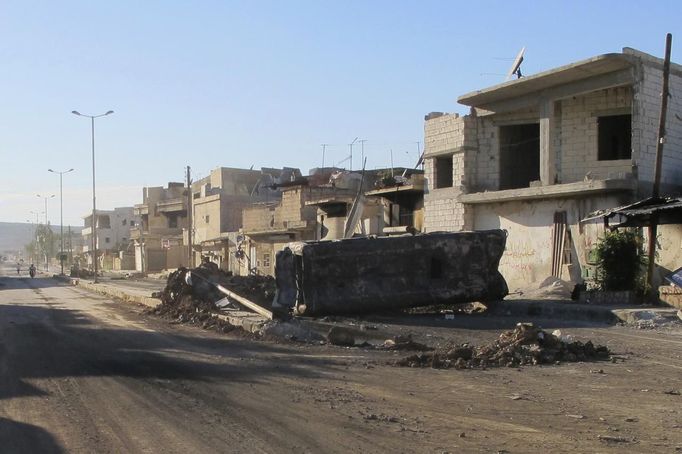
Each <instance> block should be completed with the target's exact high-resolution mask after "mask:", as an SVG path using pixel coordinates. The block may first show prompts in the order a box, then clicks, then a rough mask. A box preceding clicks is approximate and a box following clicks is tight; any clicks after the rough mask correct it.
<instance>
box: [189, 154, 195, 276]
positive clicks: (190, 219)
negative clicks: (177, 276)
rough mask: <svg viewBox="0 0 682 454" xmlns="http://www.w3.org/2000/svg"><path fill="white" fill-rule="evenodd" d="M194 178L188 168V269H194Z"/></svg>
mask: <svg viewBox="0 0 682 454" xmlns="http://www.w3.org/2000/svg"><path fill="white" fill-rule="evenodd" d="M192 255H193V254H192V178H191V176H190V167H189V166H187V268H192V267H193V266H194V264H193V263H192Z"/></svg>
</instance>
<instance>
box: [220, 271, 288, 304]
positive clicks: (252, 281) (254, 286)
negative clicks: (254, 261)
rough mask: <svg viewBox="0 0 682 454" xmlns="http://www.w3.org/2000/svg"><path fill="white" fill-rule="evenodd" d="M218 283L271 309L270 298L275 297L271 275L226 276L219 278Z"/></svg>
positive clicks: (273, 280) (273, 281)
mask: <svg viewBox="0 0 682 454" xmlns="http://www.w3.org/2000/svg"><path fill="white" fill-rule="evenodd" d="M220 284H221V285H223V286H224V287H225V288H227V289H229V290H232V291H233V292H235V293H236V294H237V295H239V296H243V297H245V298H248V299H249V300H250V301H253V302H254V303H256V304H258V305H259V306H261V307H264V308H265V309H267V310H272V300H273V298H274V297H275V290H276V289H277V288H276V286H275V278H274V277H272V276H261V275H256V276H228V275H224V276H223V277H222V278H221V279H220Z"/></svg>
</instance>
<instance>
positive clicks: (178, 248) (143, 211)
mask: <svg viewBox="0 0 682 454" xmlns="http://www.w3.org/2000/svg"><path fill="white" fill-rule="evenodd" d="M186 194H187V192H186V190H185V186H184V184H183V183H173V182H171V183H168V186H167V187H165V188H164V187H163V186H156V187H147V188H143V189H142V203H140V204H137V205H135V207H134V212H135V215H136V216H139V217H140V219H141V223H140V225H139V226H137V227H136V228H135V229H133V230H132V232H131V234H132V239H133V240H134V242H135V269H136V270H137V271H140V272H143V273H149V272H157V271H161V270H167V269H174V268H178V267H179V266H183V265H187V249H186V247H185V245H186V244H187V243H186V240H185V239H184V238H185V237H186V236H187V227H188V219H187V206H188V201H187V195H186Z"/></svg>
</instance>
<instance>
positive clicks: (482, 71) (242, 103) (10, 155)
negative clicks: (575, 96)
mask: <svg viewBox="0 0 682 454" xmlns="http://www.w3.org/2000/svg"><path fill="white" fill-rule="evenodd" d="M680 5H682V4H681V3H680V2H673V1H670V2H662V1H660V2H642V1H639V2H633V1H599V2H586V1H585V2H581V1H572V2H549V1H548V2H524V1H516V2H485V1H477V2H455V1H428V0H424V1H369V0H368V1H336V2H332V1H329V2H326V1H289V2H285V1H241V2H238V1H194V2H190V1H142V2H141V1H116V2H99V1H95V2H93V1H61V2H53V1H45V2H32V1H12V0H3V1H2V2H1V3H0V57H1V61H2V64H1V65H0V103H1V104H0V105H1V106H2V107H1V108H0V157H1V159H2V168H3V170H4V171H3V178H2V180H0V221H16V222H25V221H26V220H27V219H30V218H31V215H30V211H32V210H33V211H43V203H42V201H41V200H40V199H38V198H37V197H36V196H35V194H36V193H41V194H46V193H47V194H52V193H54V194H58V190H59V187H58V177H57V176H56V175H53V174H50V173H48V172H47V169H48V168H56V169H68V168H70V167H73V168H75V169H76V171H75V172H73V173H71V174H69V175H67V176H66V177H65V185H64V196H65V202H64V222H65V224H74V225H76V224H81V223H82V220H81V216H82V215H84V214H85V213H86V212H87V211H88V210H89V207H90V206H91V201H90V191H91V184H92V180H91V178H92V174H91V161H90V125H89V122H88V120H87V119H85V118H79V117H76V116H74V115H71V114H70V112H71V110H74V109H76V110H79V111H80V112H82V113H90V114H97V113H103V112H106V111H107V110H109V109H112V110H114V111H115V112H116V113H115V114H114V115H111V116H108V117H106V118H102V119H100V120H98V121H97V124H96V128H97V130H96V140H97V143H96V146H97V187H98V191H97V198H98V207H99V208H103V209H107V208H113V207H114V206H123V205H132V204H134V203H140V202H141V197H142V189H141V188H142V187H143V186H158V185H164V184H166V183H167V182H168V181H182V179H183V171H184V167H185V166H186V165H190V166H192V168H193V169H194V171H195V173H196V175H197V176H198V177H201V176H205V175H206V174H207V173H208V172H209V171H210V169H212V168H215V167H219V166H228V167H246V168H248V167H250V166H252V165H253V166H254V168H259V167H261V166H268V167H281V166H295V167H300V168H301V169H302V170H303V171H304V172H305V171H307V170H308V169H310V168H312V167H315V166H319V165H320V164H321V159H322V156H321V155H322V153H321V147H320V144H322V143H328V144H331V145H330V147H329V148H328V150H327V158H326V164H333V163H336V162H338V161H341V160H342V159H343V158H344V157H346V156H347V154H348V146H347V144H348V143H349V142H350V141H352V140H353V138H355V137H360V138H363V139H366V140H367V142H366V144H365V154H366V155H367V157H368V162H367V166H368V167H369V168H375V167H380V166H388V165H389V164H390V150H393V156H394V162H395V164H396V165H405V166H407V165H414V163H415V162H416V159H417V143H416V142H417V141H422V140H423V116H424V114H426V113H428V112H430V111H449V112H453V111H454V112H462V113H463V112H465V111H466V109H464V108H463V107H462V106H458V105H457V103H456V98H457V96H458V95H461V94H463V93H466V92H469V91H472V90H475V89H478V88H483V87H486V86H490V85H494V84H497V83H499V82H502V81H503V79H504V76H503V75H500V74H504V73H505V72H506V71H507V69H508V67H509V65H510V64H511V60H512V59H513V57H514V56H515V55H516V53H517V52H518V51H519V49H520V48H521V47H523V46H525V47H526V58H525V61H524V64H523V71H524V73H525V74H532V73H535V72H538V71H541V70H545V69H549V68H552V67H555V66H560V65H563V64H566V63H570V62H572V61H576V60H580V59H583V58H588V57H591V56H594V55H598V54H602V53H608V52H619V51H620V50H621V49H622V47H625V46H628V47H634V48H637V49H639V50H642V51H644V52H648V53H651V54H654V55H657V56H662V55H663V47H664V39H665V33H666V32H671V33H673V61H677V62H680V60H681V59H680V58H676V57H677V56H679V55H680V50H679V49H681V48H682V47H681V46H682V41H678V42H679V44H677V43H676V41H675V39H680V40H682V34H679V33H677V32H678V31H679V30H680V26H679V23H680V21H679V20H680V18H681V17H682V6H680ZM356 151H359V148H356ZM358 165H359V159H356V161H355V166H356V167H357V166H358ZM49 219H50V220H51V222H52V223H58V222H59V206H58V203H50V208H49Z"/></svg>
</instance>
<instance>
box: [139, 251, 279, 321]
mask: <svg viewBox="0 0 682 454" xmlns="http://www.w3.org/2000/svg"><path fill="white" fill-rule="evenodd" d="M221 286H222V287H223V288H225V289H228V290H229V291H230V292H233V293H235V294H238V295H240V296H242V297H243V298H242V299H247V298H248V299H247V300H248V301H249V302H251V303H252V304H253V303H255V304H257V305H258V306H260V307H262V308H263V309H265V310H269V308H271V307H272V298H273V297H274V293H275V283H274V279H273V278H272V277H269V276H233V275H231V274H228V273H225V272H224V271H222V270H220V269H218V268H217V267H216V266H215V264H212V263H202V264H201V265H200V266H199V267H197V268H194V269H191V270H188V269H187V268H184V267H181V268H179V269H178V270H176V271H174V272H172V273H171V274H170V275H169V276H168V279H167V281H166V287H165V288H164V289H163V291H161V292H158V293H157V294H155V296H157V297H158V298H160V299H161V301H162V303H161V304H160V305H159V306H157V307H156V308H154V309H152V310H150V311H149V312H150V313H153V314H155V315H160V316H163V317H165V318H169V319H172V320H174V321H177V322H180V323H197V322H200V323H202V325H203V324H207V323H208V324H209V325H212V324H215V325H216V326H218V327H219V328H220V329H221V330H224V325H229V324H228V323H227V322H225V321H223V320H218V319H215V317H213V316H212V315H215V314H218V313H220V312H222V311H226V310H235V309H236V307H234V306H235V305H236V304H237V302H238V301H237V300H236V299H235V298H228V300H229V301H230V303H231V304H228V303H227V302H226V301H225V294H224V292H222V291H221V290H220V287H221ZM218 302H220V304H219V305H217V304H216V303H218ZM231 306H232V307H231ZM209 319H215V320H209ZM229 326H231V325H229Z"/></svg>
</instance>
